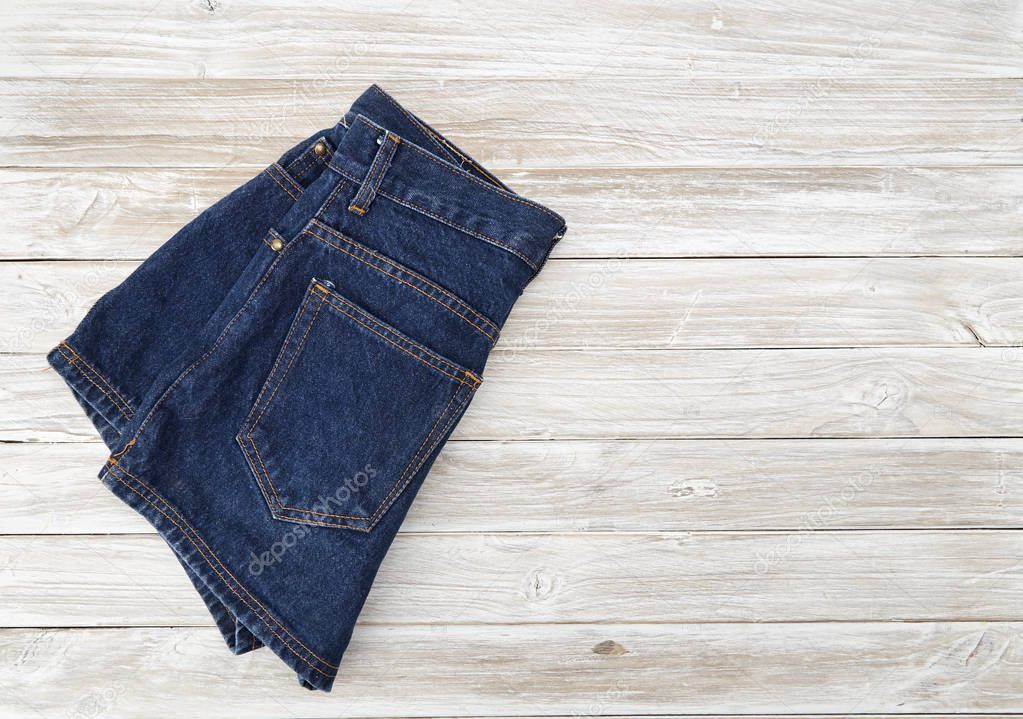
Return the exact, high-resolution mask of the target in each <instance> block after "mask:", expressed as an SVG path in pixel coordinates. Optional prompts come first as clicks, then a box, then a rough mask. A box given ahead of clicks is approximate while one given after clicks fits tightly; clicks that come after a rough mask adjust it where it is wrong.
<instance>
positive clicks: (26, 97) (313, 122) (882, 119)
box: [0, 76, 1023, 213]
mask: <svg viewBox="0 0 1023 719" xmlns="http://www.w3.org/2000/svg"><path fill="white" fill-rule="evenodd" d="M388 86H389V88H390V89H392V90H393V92H394V93H395V94H396V96H397V97H398V98H399V100H401V101H402V102H403V103H405V104H406V105H407V106H408V107H410V108H412V109H413V110H415V111H416V112H417V113H418V114H420V115H421V116H422V117H425V118H427V119H428V120H429V121H430V122H432V123H434V124H436V126H437V127H438V128H439V129H440V130H441V131H443V132H444V133H445V134H449V135H450V137H451V138H452V139H453V140H454V141H456V142H457V143H459V144H461V145H463V147H464V148H465V149H466V151H468V152H470V153H472V154H474V155H475V156H476V157H477V159H478V160H480V161H481V162H482V163H483V164H485V165H487V166H489V167H491V168H492V169H496V170H501V169H514V168H571V167H600V168H620V167H636V166H641V167H720V166H728V167H777V166H794V165H795V166H834V165H856V166H884V167H893V166H906V165H920V166H947V165H957V166H962V165H975V164H1021V163H1023V142H1021V141H1020V137H1021V133H1023V125H1021V124H1020V121H1019V120H1020V118H1019V107H1020V104H1021V103H1023V79H1005V80H985V79H954V80H952V79H941V78H936V79H930V78H928V79H923V80H909V79H891V80H858V79H840V80H836V81H835V82H833V83H830V84H828V85H827V86H826V87H823V88H822V87H821V85H820V82H819V81H818V80H802V79H796V80H784V79H783V80H743V81H742V82H736V81H724V80H704V79H699V80H698V79H685V78H680V77H678V76H668V77H663V78H650V77H644V78H642V79H637V80H635V81H631V80H630V81H622V80H607V79H592V78H584V79H576V80H507V81H505V82H501V83H494V82H489V81H478V80H467V81H458V82H447V81H439V80H433V81H429V80H424V81H411V80H410V81H399V82H394V83H388ZM363 89H364V83H363V82H361V81H355V80H350V79H347V78H344V79H339V81H338V82H336V83H330V85H329V87H326V88H322V87H317V86H316V84H315V83H314V82H311V81H298V80H223V81H210V80H206V81H195V80H192V81H188V80H180V81H179V80H162V81H154V80H89V79H66V80H64V79H62V80H57V79H26V80H17V79H4V80H2V81H0V107H4V108H5V109H6V112H5V114H4V116H3V118H2V119H0V135H2V136H3V141H2V143H0V164H3V165H18V166H22V165H27V166H45V167H68V166H95V165H100V166H111V165H115V166H126V167H152V166H154V165H155V166H167V167H196V166H198V167H223V166H227V165H234V166H241V165H245V166H248V167H264V166H266V165H267V164H269V163H270V162H271V161H273V160H275V159H276V158H277V157H278V156H279V155H280V153H281V152H283V151H284V150H285V149H286V148H287V147H289V146H290V145H291V144H292V143H294V142H296V141H298V140H300V139H302V138H305V137H307V136H308V135H309V134H311V133H312V132H315V131H316V130H317V129H318V128H322V127H324V126H325V125H332V124H334V123H335V122H336V121H337V119H338V115H339V113H340V112H341V108H344V107H347V106H348V104H349V103H351V101H352V100H353V99H354V98H355V97H356V96H357V95H358V94H359V93H360V92H361V91H362V90H363ZM54 97H60V98H61V102H59V103H54V102H53V101H52V98H54ZM541 199H542V198H541ZM623 212H625V213H627V212H628V210H627V209H625V210H623Z"/></svg>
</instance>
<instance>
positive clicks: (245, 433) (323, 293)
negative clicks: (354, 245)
mask: <svg viewBox="0 0 1023 719" xmlns="http://www.w3.org/2000/svg"><path fill="white" fill-rule="evenodd" d="M316 293H319V295H320V302H319V304H318V305H317V306H316V309H315V310H314V312H313V315H312V317H311V318H310V319H309V321H308V324H307V325H306V327H305V332H304V333H303V335H302V338H301V339H300V340H299V342H298V345H297V347H296V348H295V350H294V352H293V353H292V355H291V359H290V360H289V361H288V364H287V366H286V367H285V368H284V370H283V372H282V373H281V376H280V378H279V379H278V380H277V382H276V383H275V384H274V386H273V390H271V392H270V395H269V396H268V397H267V398H266V400H265V401H263V396H264V395H265V394H266V391H267V389H269V384H268V385H266V386H264V387H263V389H262V390H261V391H260V394H259V395H258V396H257V398H256V402H255V404H254V405H253V408H252V410H251V411H250V412H249V415H248V417H247V418H246V421H245V424H244V425H243V428H242V431H241V433H240V435H241V436H240V437H239V439H240V440H241V441H240V442H239V444H240V446H241V449H242V452H243V454H244V455H245V457H246V460H247V461H248V463H249V466H250V467H251V468H252V469H253V470H254V471H253V474H255V476H256V480H257V482H258V483H259V485H260V488H261V489H262V490H263V496H264V497H265V498H266V499H267V500H268V502H269V504H270V510H271V513H272V514H273V515H274V516H275V517H276V518H278V519H292V520H296V521H300V522H305V523H308V524H318V525H322V526H331V527H348V528H351V529H356V530H360V531H369V530H370V529H372V528H373V527H374V526H375V525H376V523H377V522H378V521H379V519H380V517H382V516H383V514H384V513H385V512H386V511H387V509H389V508H390V506H391V505H392V504H394V502H395V501H397V498H398V497H399V496H401V493H402V492H403V491H404V489H405V487H407V486H408V484H409V482H410V481H411V477H413V476H415V472H417V471H418V470H419V467H421V466H422V463H423V461H424V460H425V457H426V456H428V455H429V453H430V452H432V451H433V448H434V447H435V446H436V445H437V443H438V442H439V441H440V437H441V436H443V434H444V432H446V431H447V428H448V427H449V426H450V425H451V423H452V422H453V421H454V419H455V417H457V416H458V414H459V412H460V411H461V409H462V407H463V406H464V405H465V404H466V403H467V402H468V400H469V398H470V397H472V395H473V393H474V392H475V390H476V388H477V387H479V384H480V381H481V380H480V379H479V378H478V377H477V376H476V375H475V374H473V373H471V372H469V371H468V370H464V369H459V371H460V372H461V373H462V374H464V375H465V376H466V377H467V378H469V379H471V380H473V382H466V381H464V380H463V379H460V378H459V377H456V376H454V375H451V374H448V373H447V372H445V371H444V370H442V369H441V368H439V367H437V366H436V365H434V364H432V363H431V362H429V361H427V360H426V358H424V357H421V356H419V355H417V354H416V353H414V352H412V351H411V350H409V349H408V348H406V347H404V346H402V345H400V344H398V343H397V342H396V341H394V340H391V339H389V338H388V337H386V336H385V335H384V334H383V333H381V332H378V331H377V330H375V329H374V328H373V327H371V326H370V325H368V324H366V323H365V322H363V321H362V320H360V319H359V318H358V317H356V316H354V315H352V314H349V313H348V312H345V311H344V310H343V309H342V308H340V307H338V306H337V305H335V304H334V302H333V299H334V296H333V295H332V294H331V293H330V292H328V290H326V288H324V287H323V286H322V285H319V284H314V285H313V286H312V287H311V288H310V289H309V291H308V292H307V294H306V298H305V301H304V302H303V303H302V306H301V308H300V309H299V313H298V316H297V318H296V321H295V322H294V324H293V325H292V327H291V329H290V330H289V331H288V334H287V336H286V337H285V340H284V344H283V347H282V352H281V353H280V354H279V355H278V357H277V359H276V361H275V362H274V366H273V368H272V369H271V371H270V375H269V376H270V377H273V375H274V374H275V373H276V372H277V369H278V368H279V367H280V364H281V361H282V360H283V358H284V352H283V348H286V347H287V346H288V345H289V344H290V343H291V338H292V337H293V336H294V334H295V331H296V330H297V329H298V327H300V326H301V325H302V318H303V316H304V315H305V314H306V312H307V308H308V305H309V301H310V300H311V299H312V297H313V295H314V294H316ZM337 299H338V300H339V301H341V302H344V303H346V304H349V305H351V307H352V308H353V309H355V310H358V311H360V312H362V313H363V314H364V315H365V316H366V318H367V319H370V320H372V321H375V322H377V324H380V325H381V328H382V329H387V327H386V325H383V324H382V323H380V322H379V321H378V320H375V319H374V318H372V316H371V315H369V314H368V313H365V312H364V311H363V310H361V309H359V308H358V307H357V306H355V305H354V304H351V303H349V302H348V301H347V300H345V299H344V298H342V297H337ZM324 304H327V305H328V306H330V307H331V309H333V310H334V311H336V312H339V313H340V314H343V315H345V316H347V317H349V318H350V319H351V320H352V321H354V322H356V323H358V324H359V325H361V326H363V327H365V328H366V329H368V330H369V331H371V332H373V333H374V334H376V335H379V336H380V337H381V338H382V339H384V340H385V341H387V342H388V343H390V344H392V345H393V346H394V347H396V348H397V349H399V350H401V351H402V352H404V353H406V354H408V355H409V356H410V357H412V358H414V359H417V360H419V361H420V362H422V363H423V364H425V365H427V366H428V367H430V368H432V369H433V370H434V371H436V372H439V373H441V374H443V375H444V376H446V377H449V378H450V379H452V380H454V381H455V382H457V383H458V384H459V385H462V387H463V388H464V389H466V390H468V393H467V394H466V396H465V397H464V398H463V399H462V401H461V402H460V403H459V404H458V406H457V407H456V408H455V409H454V411H452V412H449V411H448V410H449V408H450V407H451V403H452V402H454V400H455V398H456V397H457V396H458V394H459V387H458V386H457V385H456V386H455V388H454V391H453V392H452V394H451V397H450V398H449V399H448V402H447V404H446V405H445V406H444V409H442V410H441V412H440V413H439V414H438V416H437V419H436V420H434V423H433V426H432V427H431V428H430V431H429V432H428V433H427V435H426V436H425V437H424V439H423V441H422V442H421V443H420V445H419V448H418V449H417V450H416V452H415V453H414V454H413V456H412V458H411V459H410V460H409V463H408V465H406V467H405V469H404V470H403V471H402V473H401V475H400V476H399V477H398V478H397V479H396V480H395V482H394V484H393V485H392V487H391V489H390V491H388V493H387V494H386V495H385V496H384V497H383V499H381V500H380V505H379V506H378V507H377V509H376V510H375V511H374V512H373V513H372V514H370V515H369V516H368V517H366V516H354V515H341V514H329V513H324V512H315V511H313V510H309V509H301V508H298V507H291V506H289V505H286V504H284V502H283V501H282V500H281V498H280V495H279V493H278V491H277V488H276V486H275V485H274V483H273V481H272V480H271V479H270V473H269V471H268V470H267V468H266V465H265V464H264V462H263V458H262V456H261V455H260V454H259V449H258V447H257V446H256V442H255V439H254V438H253V436H252V433H253V432H254V431H255V429H256V427H257V425H258V424H259V422H260V421H261V420H262V418H263V415H264V414H265V412H266V410H267V409H268V408H269V407H270V404H271V403H272V402H273V399H274V397H275V396H276V394H277V391H278V390H279V389H280V388H281V386H282V385H283V384H284V380H285V378H286V377H287V375H288V373H289V372H290V371H291V368H292V367H293V366H294V363H295V360H296V359H297V358H298V356H299V355H300V354H301V353H302V350H303V348H304V347H305V344H306V341H307V339H308V337H309V334H310V332H311V331H312V328H313V325H315V323H316V319H317V317H318V315H319V313H320V310H321V309H322V308H323V305H324ZM392 332H393V331H392ZM395 334H396V337H398V338H399V339H401V340H402V341H406V342H409V343H410V344H412V345H413V346H415V347H417V348H419V349H421V350H422V351H424V352H426V353H427V354H428V355H430V356H432V357H435V358H436V359H437V360H438V361H442V362H444V360H443V358H441V357H440V356H439V355H434V354H433V353H431V352H429V350H427V349H426V348H425V347H422V346H421V345H419V344H418V343H416V342H413V341H412V340H409V339H406V338H404V337H402V336H401V335H398V334H397V333H395ZM445 363H446V364H450V363H447V362H445ZM452 366H453V365H452ZM260 404H262V407H260ZM257 408H258V410H259V413H258V415H256V417H255V419H253V414H255V413H256V411H257ZM445 416H447V417H448V419H447V422H446V423H445V425H444V429H443V430H442V431H441V433H440V435H439V436H438V437H437V438H436V439H435V440H434V442H433V444H431V445H430V447H429V449H427V450H426V452H425V453H424V451H423V448H424V447H425V446H426V444H427V442H429V440H430V438H431V437H433V436H434V434H435V433H436V430H437V427H438V425H440V422H441V420H442V419H444V418H445ZM246 439H247V440H248V443H249V446H250V447H251V449H252V451H253V454H254V455H255V457H256V459H257V461H258V462H259V466H260V468H261V469H262V472H263V476H264V477H265V479H266V483H267V485H268V486H269V487H270V490H271V493H272V494H273V499H272V500H271V498H270V496H269V495H268V494H267V492H266V489H265V487H263V482H262V480H261V479H260V477H259V472H257V471H255V467H254V466H253V463H252V460H251V457H249V453H248V451H247V450H246V448H245V441H244V440H246ZM399 485H400V486H399ZM274 504H276V505H277V508H276V509H275V508H274V506H273V505H274ZM288 511H291V512H297V513H302V514H314V515H319V516H324V517H335V518H339V519H353V520H357V521H362V522H368V523H369V524H368V526H367V527H366V528H365V529H364V528H362V527H356V526H353V525H351V524H349V523H343V522H316V521H315V520H309V519H306V518H304V517H301V516H299V517H295V516H288V514H287V512H288Z"/></svg>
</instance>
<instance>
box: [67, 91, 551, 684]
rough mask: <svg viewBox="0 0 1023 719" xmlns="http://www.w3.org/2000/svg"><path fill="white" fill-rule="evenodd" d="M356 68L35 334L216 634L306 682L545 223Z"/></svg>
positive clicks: (463, 389)
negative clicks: (250, 173) (260, 168)
mask: <svg viewBox="0 0 1023 719" xmlns="http://www.w3.org/2000/svg"><path fill="white" fill-rule="evenodd" d="M564 227H565V223H564V221H563V220H562V218H561V217H560V216H558V215H557V214H555V213H553V212H551V211H550V210H548V209H546V208H544V207H542V206H540V205H538V204H536V203H534V202H531V201H529V200H527V199H525V198H523V197H521V196H519V195H517V194H515V193H514V192H512V191H511V190H509V189H507V188H506V187H505V186H504V185H503V184H501V183H500V181H498V180H497V179H496V178H494V177H493V176H492V175H491V174H490V173H489V172H487V171H486V170H485V169H483V168H482V167H480V166H479V165H478V164H477V163H476V162H474V161H473V160H472V159H471V158H469V157H468V156H467V155H465V153H463V152H462V151H461V150H459V149H458V148H457V147H455V146H454V145H452V144H451V143H450V142H448V141H447V140H445V139H444V138H443V137H441V136H440V135H439V134H438V133H437V132H436V131H434V130H433V129H432V128H430V127H429V126H427V125H426V124H425V123H423V122H422V121H420V120H419V119H418V118H416V117H415V116H413V115H412V114H411V113H409V112H408V111H407V110H405V109H404V108H402V107H401V106H400V105H399V104H398V103H397V102H395V100H394V99H393V98H391V97H390V96H389V95H387V94H386V93H384V92H383V91H382V90H380V89H379V88H378V87H376V86H374V87H372V88H370V89H369V90H367V91H366V92H365V93H364V94H363V95H362V96H361V97H360V98H359V99H358V100H357V101H356V102H355V104H354V105H353V106H352V109H351V111H350V112H348V113H347V114H346V115H345V117H344V118H343V119H342V121H341V122H339V123H338V124H337V125H335V126H334V127H332V128H329V129H326V130H323V131H322V132H319V133H316V134H314V135H313V136H312V137H310V138H309V139H307V140H305V141H304V142H301V143H299V144H298V145H297V146H295V147H294V148H293V149H291V150H289V151H288V152H286V153H285V154H284V156H283V157H282V158H281V159H280V161H278V162H276V163H274V164H273V165H271V166H270V167H269V168H267V169H266V170H265V171H264V172H262V173H261V174H260V175H259V176H258V177H255V178H254V179H252V180H250V181H249V182H248V183H246V184H245V185H243V186H242V187H240V188H238V189H237V190H235V191H234V192H232V193H231V194H230V195H228V196H227V197H225V198H224V199H222V200H220V201H219V202H218V203H217V204H215V205H214V206H212V207H211V208H209V209H208V210H206V211H205V212H203V213H202V214H201V215H199V217H197V218H196V219H195V220H193V221H192V222H191V223H189V224H188V225H187V226H186V227H185V228H184V229H182V230H181V231H180V232H178V233H177V234H176V235H175V236H174V237H173V238H171V240H170V241H168V242H167V243H166V244H165V245H163V246H162V247H161V248H160V249H159V250H157V252H156V253H154V254H153V256H152V257H150V258H149V259H147V260H146V261H145V262H144V263H143V264H142V265H141V266H140V267H139V268H138V269H137V270H136V271H135V272H134V273H133V274H132V275H131V276H130V277H128V279H126V280H125V281H124V282H123V283H122V284H121V285H120V286H118V287H117V288H115V289H113V290H111V291H110V292H108V293H107V294H106V295H105V296H104V297H103V298H102V299H101V300H100V301H99V302H98V303H97V304H96V306H95V307H93V308H92V310H91V311H90V312H89V314H88V316H87V317H86V318H85V319H84V320H83V321H82V323H81V324H80V325H79V327H78V328H77V329H76V330H75V331H74V333H73V334H72V335H71V336H70V337H69V338H68V339H67V341H65V342H63V343H61V345H60V346H58V347H57V348H55V349H54V350H53V351H52V352H51V353H50V355H49V361H50V363H51V365H52V366H53V367H54V368H55V369H56V370H57V371H58V372H59V373H60V374H61V376H62V377H63V378H64V379H65V380H66V382H67V383H68V385H69V386H70V387H71V389H72V391H73V392H74V394H75V396H76V397H77V399H78V400H79V402H80V403H81V404H82V406H83V408H84V409H85V411H86V412H87V413H88V415H89V417H90V418H91V419H92V421H93V422H94V423H95V425H96V427H97V429H98V430H99V432H100V434H101V435H102V437H103V440H104V441H105V442H106V444H107V445H108V446H109V447H110V449H111V452H112V455H111V457H110V459H109V461H108V462H107V463H106V465H105V466H104V467H103V469H102V471H101V473H100V477H101V479H102V480H103V481H104V482H105V483H106V484H107V486H109V487H110V489H111V490H112V491H113V492H114V493H115V494H117V495H118V496H119V497H120V498H121V499H123V500H124V501H125V502H127V503H128V504H129V505H131V506H132V507H134V508H135V509H136V510H137V511H138V512H140V513H141V514H142V515H143V516H145V517H146V519H148V520H149V522H151V523H152V525H153V526H154V527H155V528H156V529H157V530H158V531H159V532H160V534H161V535H162V536H163V537H164V538H165V539H166V540H167V542H168V543H169V544H170V546H171V547H172V548H173V550H174V551H175V553H176V554H177V556H178V558H179V560H180V561H181V564H182V566H183V567H184V568H185V571H186V572H187V573H188V576H189V578H190V579H191V581H192V582H193V584H194V585H195V587H196V589H197V590H198V591H199V594H200V595H201V596H202V598H203V600H204V601H205V602H206V604H207V606H208V607H209V609H210V612H211V613H212V614H213V617H214V619H215V621H216V623H217V625H218V627H219V628H220V630H221V631H222V632H223V634H224V637H225V639H226V641H227V644H228V646H229V647H230V648H231V650H232V651H234V652H235V653H238V654H240V653H243V652H246V651H249V650H252V649H256V648H258V647H260V646H262V645H264V644H265V645H267V646H269V647H270V648H271V649H272V650H273V651H274V652H275V653H276V654H277V655H278V656H280V657H281V659H283V660H284V661H285V662H286V663H287V664H288V665H289V666H291V667H292V668H293V669H294V670H295V671H296V672H297V673H298V676H299V679H300V680H301V682H302V683H303V685H305V686H307V687H309V688H315V689H323V690H329V689H330V687H331V685H332V683H333V681H334V677H335V675H336V673H337V670H338V665H339V663H340V660H341V655H342V653H343V652H344V650H345V647H346V646H347V645H348V642H349V639H350V636H351V633H352V628H353V626H354V624H355V621H356V617H357V616H358V614H359V611H360V610H361V608H362V605H363V602H364V601H365V599H366V595H367V593H368V592H369V589H370V585H371V584H372V582H373V578H374V575H375V574H376V571H377V568H378V567H379V565H380V562H381V560H382V559H383V556H384V554H385V552H386V551H387V548H388V547H389V546H390V544H391V541H392V540H393V538H394V535H395V533H396V531H397V530H398V527H399V525H400V524H401V522H402V520H403V518H404V517H405V514H406V512H407V511H408V508H409V505H410V504H411V502H412V500H413V498H414V497H415V495H416V492H417V491H418V489H419V487H420V485H421V484H422V482H423V479H424V478H425V476H426V474H427V472H428V470H429V468H430V466H431V465H432V463H433V461H434V459H435V458H436V456H437V454H438V452H439V451H440V449H441V446H442V445H443V444H444V442H445V441H446V439H447V438H448V436H449V435H450V433H451V431H452V429H453V428H454V426H455V424H456V423H457V422H458V420H459V418H460V417H461V416H462V414H463V413H464V412H465V410H466V407H467V406H468V404H469V402H470V401H471V400H472V397H473V395H474V393H475V392H476V389H477V388H478V387H479V385H480V382H481V378H482V375H483V368H484V365H485V364H486V360H487V356H488V354H489V352H490V350H491V349H492V348H493V346H494V343H495V342H496V341H497V337H498V333H499V331H500V328H501V326H502V325H503V323H504V321H505V318H506V317H507V316H508V313H509V311H510V310H511V307H512V304H513V303H514V302H515V300H516V298H517V297H518V296H519V294H520V293H521V292H522V290H523V288H525V286H526V285H527V283H528V282H529V281H530V280H531V279H532V278H533V277H534V276H535V275H536V273H537V272H538V271H539V269H540V268H541V267H542V266H543V263H544V261H545V260H546V258H547V256H548V253H549V252H550V250H551V247H552V246H553V245H554V243H555V242H556V241H557V240H558V239H559V238H560V237H561V235H562V234H563V233H564Z"/></svg>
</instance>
